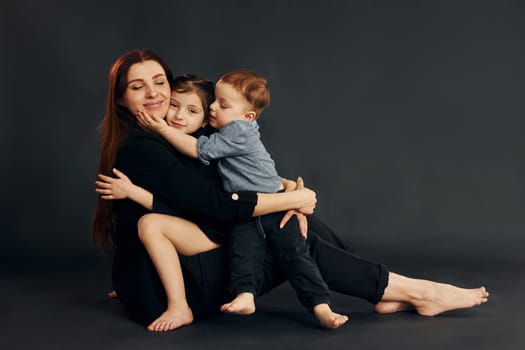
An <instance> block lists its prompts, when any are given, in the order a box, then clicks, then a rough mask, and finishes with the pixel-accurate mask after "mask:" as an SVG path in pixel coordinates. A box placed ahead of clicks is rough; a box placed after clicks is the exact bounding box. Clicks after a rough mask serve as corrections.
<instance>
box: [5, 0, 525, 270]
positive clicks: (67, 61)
mask: <svg viewBox="0 0 525 350" xmlns="http://www.w3.org/2000/svg"><path fill="white" fill-rule="evenodd" d="M0 6H1V11H0V16H1V21H0V22H1V26H2V27H1V28H2V29H1V33H0V34H1V38H0V40H1V47H2V53H1V55H0V67H1V68H0V72H1V73H0V74H1V79H0V81H1V83H0V89H1V90H0V101H1V105H2V111H1V112H0V114H1V116H2V117H1V121H0V123H1V124H0V130H1V134H0V155H1V164H2V165H1V175H0V180H1V186H0V188H1V201H2V202H1V208H2V210H1V215H2V217H1V219H2V221H1V222H2V232H3V233H4V234H3V237H4V239H3V242H2V245H1V248H0V249H1V257H2V260H3V264H4V266H20V265H27V264H28V265H29V266H33V265H36V264H39V265H41V264H47V263H52V262H58V263H64V262H66V263H67V264H68V266H75V265H78V264H87V265H89V264H91V263H93V262H96V261H98V260H99V259H101V257H100V255H99V254H98V253H97V252H96V251H95V249H94V248H93V246H92V244H91V242H90V238H89V237H90V220H91V215H92V212H93V209H94V204H95V199H96V196H95V193H94V180H95V175H96V172H97V168H98V145H99V138H98V135H97V131H96V128H97V125H98V123H99V122H100V120H101V118H102V115H103V112H104V104H105V94H106V79H107V73H108V70H109V67H110V65H111V64H112V62H113V61H114V60H115V59H116V58H117V57H118V56H119V55H120V54H122V53H124V52H126V51H128V50H130V49H134V48H150V49H152V50H154V51H156V52H157V53H158V54H160V55H161V56H162V57H164V58H165V59H166V60H167V61H168V62H169V63H170V65H171V66H172V68H173V70H174V72H175V73H177V74H180V73H185V72H193V73H197V74H201V75H204V76H207V77H209V78H212V79H216V78H218V77H219V76H220V75H221V74H222V73H224V72H226V71H229V70H235V69H251V70H255V71H257V72H259V73H262V74H263V75H265V76H266V77H267V78H268V80H269V84H270V88H271V93H272V102H271V105H270V107H269V109H268V110H267V111H265V112H264V114H263V116H262V118H261V119H260V124H261V129H262V134H263V141H264V142H265V144H266V145H267V148H268V149H269V151H270V152H271V153H272V155H273V157H274V159H275V160H276V162H277V166H278V170H279V172H280V173H281V175H283V176H285V177H290V178H293V177H295V176H297V175H302V176H303V177H304V178H305V181H306V184H307V185H308V186H310V187H311V188H312V189H314V190H316V191H317V193H318V198H319V204H318V209H317V214H318V215H319V216H320V217H321V218H322V219H324V221H325V222H327V223H328V224H329V225H330V226H331V227H333V228H334V229H335V230H336V231H337V232H339V233H340V234H341V235H342V236H343V237H344V238H345V239H347V240H348V241H350V242H351V243H352V244H354V245H355V246H356V247H357V248H358V250H359V251H361V252H363V255H367V256H370V257H372V258H375V259H378V260H381V261H385V262H387V263H388V262H393V261H396V259H407V260H412V261H414V262H416V263H419V262H423V261H426V260H432V259H436V260H437V259H449V260H451V261H453V260H454V259H456V260H458V261H465V262H468V261H477V262H480V263H481V262H483V263H487V264H495V263H497V264H500V263H501V264H507V263H517V264H519V265H521V264H523V262H524V258H523V257H522V255H521V250H522V247H523V246H524V244H525V235H524V234H523V233H524V230H525V215H524V209H525V188H524V176H525V161H524V158H525V157H524V150H525V138H524V137H523V136H524V127H523V121H522V120H523V118H522V115H521V110H520V109H521V97H522V95H521V91H520V85H521V80H522V73H521V67H522V62H523V55H522V52H521V49H520V36H521V33H522V30H523V24H522V15H521V13H520V11H521V3H520V2H519V1H502V0H493V1H489V0H484V1H386V0H385V1H317V2H310V1H275V2H272V1H264V2H262V1H260V2H253V3H252V2H250V1H212V0H209V1H203V0H201V1H159V2H152V1H113V2H111V1H107V0H104V1H102V0H95V1H84V2H75V1H72V2H70V1H36V0H33V1H29V0H12V1H9V0H8V1H2V4H1V5H0Z"/></svg>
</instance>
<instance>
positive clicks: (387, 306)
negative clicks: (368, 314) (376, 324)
mask: <svg viewBox="0 0 525 350" xmlns="http://www.w3.org/2000/svg"><path fill="white" fill-rule="evenodd" d="M374 309H375V311H376V312H377V313H379V314H393V313H394V312H399V311H407V310H413V309H414V307H413V306H412V305H410V304H409V303H405V302H402V301H380V302H379V303H377V304H375V305H374Z"/></svg>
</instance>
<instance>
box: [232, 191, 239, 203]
mask: <svg viewBox="0 0 525 350" xmlns="http://www.w3.org/2000/svg"><path fill="white" fill-rule="evenodd" d="M232 199H233V200H234V201H236V200H238V199H239V195H238V194H237V193H232Z"/></svg>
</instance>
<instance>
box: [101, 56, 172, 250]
mask: <svg viewBox="0 0 525 350" xmlns="http://www.w3.org/2000/svg"><path fill="white" fill-rule="evenodd" d="M144 61H156V62H157V63H159V64H160V65H161V66H162V68H164V71H165V73H166V78H167V79H168V82H169V83H170V84H171V83H172V82H173V74H172V73H171V70H170V68H169V67H168V65H167V64H166V63H165V62H164V60H162V59H161V58H160V57H159V56H158V55H156V54H155V53H154V52H152V51H149V50H134V51H130V52H128V53H126V54H124V55H122V56H120V57H119V58H117V60H116V61H115V63H113V66H112V67H111V69H110V71H109V77H108V95H107V100H106V111H105V114H104V119H103V120H102V123H101V124H100V125H99V132H100V134H101V136H102V143H101V149H100V165H99V173H101V174H105V175H108V176H111V175H113V173H112V169H113V167H114V165H115V158H116V155H117V151H118V148H119V147H120V145H121V144H122V142H123V141H124V139H125V138H126V136H127V133H128V130H129V126H130V125H131V124H132V123H135V121H134V120H133V119H132V118H129V116H128V113H127V109H126V108H125V107H123V106H122V105H121V104H120V101H121V99H122V98H123V96H124V94H125V92H126V87H127V83H128V82H127V79H128V71H129V68H130V67H131V66H132V65H133V64H135V63H140V62H144ZM114 227H115V215H114V212H113V201H109V200H103V199H100V198H98V199H97V204H96V207H95V214H94V216H93V227H92V234H91V236H92V239H93V242H94V243H95V246H96V247H97V248H99V249H100V250H102V251H104V252H108V251H109V250H110V248H111V245H112V242H111V234H112V232H113V230H114Z"/></svg>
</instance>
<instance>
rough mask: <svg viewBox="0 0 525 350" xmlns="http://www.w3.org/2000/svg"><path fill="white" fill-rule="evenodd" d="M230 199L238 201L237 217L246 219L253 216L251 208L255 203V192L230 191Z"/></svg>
mask: <svg viewBox="0 0 525 350" xmlns="http://www.w3.org/2000/svg"><path fill="white" fill-rule="evenodd" d="M232 199H233V200H235V201H237V202H238V203H239V206H238V208H239V209H238V211H237V218H238V219H240V220H246V219H249V218H251V217H252V216H253V210H254V209H255V206H256V205H257V192H249V191H239V192H234V193H232Z"/></svg>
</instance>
